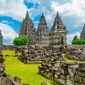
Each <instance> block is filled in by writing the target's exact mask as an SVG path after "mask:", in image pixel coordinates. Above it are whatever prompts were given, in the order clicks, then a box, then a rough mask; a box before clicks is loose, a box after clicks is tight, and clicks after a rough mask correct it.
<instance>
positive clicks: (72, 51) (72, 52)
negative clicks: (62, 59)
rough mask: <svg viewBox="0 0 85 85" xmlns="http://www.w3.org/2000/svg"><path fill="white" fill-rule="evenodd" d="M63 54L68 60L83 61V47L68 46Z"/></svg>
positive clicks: (84, 59) (84, 53)
mask: <svg viewBox="0 0 85 85" xmlns="http://www.w3.org/2000/svg"><path fill="white" fill-rule="evenodd" d="M64 53H65V55H66V57H67V58H69V59H73V60H78V61H85V45H68V46H67V47H66V48H65V49H64Z"/></svg>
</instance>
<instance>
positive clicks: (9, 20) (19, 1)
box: [0, 0, 85, 44]
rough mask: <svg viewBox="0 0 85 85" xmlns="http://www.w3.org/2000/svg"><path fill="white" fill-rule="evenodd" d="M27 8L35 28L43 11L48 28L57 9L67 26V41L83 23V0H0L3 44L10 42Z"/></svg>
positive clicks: (84, 10)
mask: <svg viewBox="0 0 85 85" xmlns="http://www.w3.org/2000/svg"><path fill="white" fill-rule="evenodd" d="M27 10H28V12H29V15H30V17H31V19H32V20H33V23H34V25H35V27H36V28H37V24H38V22H39V20H40V17H41V14H42V12H43V13H44V15H45V17H46V20H47V23H48V27H49V29H50V28H51V26H52V24H53V21H54V18H55V16H56V13H57V11H59V13H60V16H61V18H62V20H63V23H64V24H65V25H66V26H67V30H68V35H67V41H68V43H71V41H72V38H73V37H74V35H77V36H78V37H79V35H80V32H81V31H82V28H83V25H84V23H85V0H0V30H1V31H2V34H3V38H4V44H12V41H13V39H14V38H15V37H16V36H17V35H18V33H19V29H20V25H21V22H22V20H23V18H24V17H25V14H26V11H27Z"/></svg>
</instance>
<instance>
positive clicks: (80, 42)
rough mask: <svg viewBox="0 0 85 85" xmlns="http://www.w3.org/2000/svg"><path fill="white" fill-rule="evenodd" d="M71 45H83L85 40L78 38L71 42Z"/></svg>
mask: <svg viewBox="0 0 85 85" xmlns="http://www.w3.org/2000/svg"><path fill="white" fill-rule="evenodd" d="M72 44H85V39H83V38H80V39H76V40H73V41H72Z"/></svg>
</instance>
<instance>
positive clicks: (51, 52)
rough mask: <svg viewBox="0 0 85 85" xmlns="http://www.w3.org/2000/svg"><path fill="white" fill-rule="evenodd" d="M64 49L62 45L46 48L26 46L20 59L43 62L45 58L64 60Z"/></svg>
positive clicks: (29, 61)
mask: <svg viewBox="0 0 85 85" xmlns="http://www.w3.org/2000/svg"><path fill="white" fill-rule="evenodd" d="M62 49H63V48H62V47H61V46H59V47H57V48H52V47H50V46H49V47H46V48H45V47H44V48H40V47H38V46H35V47H32V46H24V47H23V49H22V52H21V54H22V55H21V56H20V57H19V59H20V60H21V61H22V62H24V63H42V62H44V61H45V60H47V61H50V60H53V59H56V60H61V61H62V60H63V59H62V56H61V53H62Z"/></svg>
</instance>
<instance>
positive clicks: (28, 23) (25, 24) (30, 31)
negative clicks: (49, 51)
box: [19, 11, 36, 45]
mask: <svg viewBox="0 0 85 85" xmlns="http://www.w3.org/2000/svg"><path fill="white" fill-rule="evenodd" d="M35 33H36V32H35V28H34V24H33V23H32V20H31V19H30V17H29V14H28V11H27V13H26V17H25V19H24V20H23V21H22V24H21V28H20V31H19V35H20V36H23V35H25V36H27V37H28V38H29V41H30V42H29V44H30V45H33V44H35V42H36V36H35V35H36V34H35Z"/></svg>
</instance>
